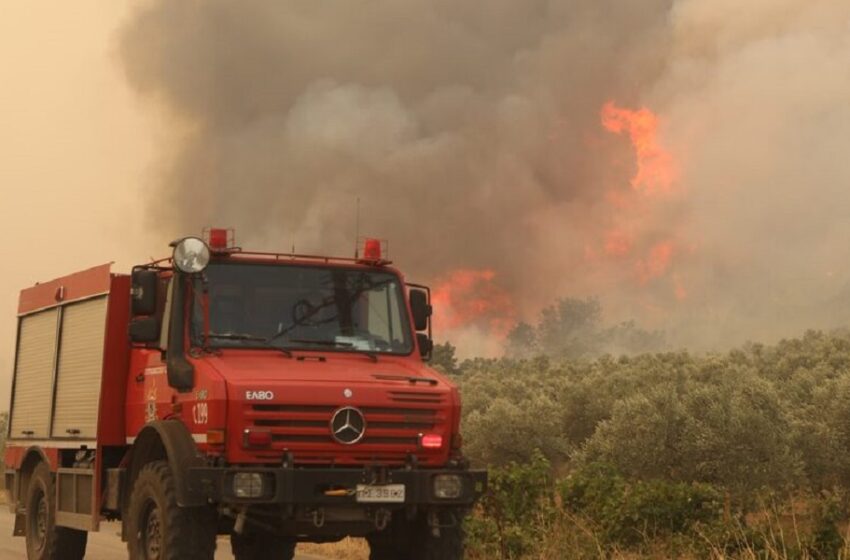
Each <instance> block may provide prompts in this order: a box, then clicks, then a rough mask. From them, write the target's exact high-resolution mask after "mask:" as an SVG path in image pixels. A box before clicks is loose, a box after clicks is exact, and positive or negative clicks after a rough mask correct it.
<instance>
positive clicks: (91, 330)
mask: <svg viewBox="0 0 850 560" xmlns="http://www.w3.org/2000/svg"><path fill="white" fill-rule="evenodd" d="M106 301H107V300H106V298H105V297H102V298H97V299H93V300H89V301H85V302H82V303H74V304H71V305H68V306H67V307H65V310H64V311H63V314H62V337H61V339H60V343H59V364H58V373H57V377H56V410H55V412H54V414H55V416H54V419H53V437H57V438H61V437H81V438H90V439H93V438H95V437H96V436H97V411H98V405H99V400H100V382H101V373H102V371H103V345H104V337H105V335H106Z"/></svg>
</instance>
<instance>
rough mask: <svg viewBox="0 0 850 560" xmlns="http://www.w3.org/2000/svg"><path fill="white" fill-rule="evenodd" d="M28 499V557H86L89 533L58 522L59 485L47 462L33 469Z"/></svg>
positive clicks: (38, 559)
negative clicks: (54, 480) (58, 524)
mask: <svg viewBox="0 0 850 560" xmlns="http://www.w3.org/2000/svg"><path fill="white" fill-rule="evenodd" d="M25 503H26V508H27V513H26V519H25V522H26V525H25V527H26V542H27V558H28V559H29V560H82V559H83V557H84V556H85V555H86V542H87V540H88V533H86V532H85V531H77V530H76V529H69V528H67V527H57V526H56V489H55V487H54V485H53V475H52V474H51V473H50V469H49V468H48V466H47V465H46V464H45V463H39V464H38V466H36V467H35V470H33V473H32V478H30V483H29V487H28V488H27V497H26V502H25Z"/></svg>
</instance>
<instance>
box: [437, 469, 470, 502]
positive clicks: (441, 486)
mask: <svg viewBox="0 0 850 560" xmlns="http://www.w3.org/2000/svg"><path fill="white" fill-rule="evenodd" d="M462 491H463V479H461V477H460V476H458V475H456V474H440V475H437V476H435V477H434V496H436V497H437V498H440V499H441V500H454V499H457V498H460V494H461V492H462Z"/></svg>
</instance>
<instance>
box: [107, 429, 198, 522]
mask: <svg viewBox="0 0 850 560" xmlns="http://www.w3.org/2000/svg"><path fill="white" fill-rule="evenodd" d="M163 459H165V460H167V461H168V465H169V467H171V472H172V474H173V475H174V482H175V485H176V489H175V490H176V493H177V503H178V505H180V506H182V507H197V506H203V505H206V503H207V501H206V498H205V497H204V496H203V495H202V494H201V493H200V492H198V491H197V490H196V489H195V490H193V488H192V486H193V485H191V484H190V481H189V479H188V472H189V469H190V468H195V467H203V466H204V465H205V462H204V458H203V456H202V455H201V454H200V453H199V452H198V447H197V445H195V442H194V440H192V435H191V434H190V433H189V430H188V429H187V428H186V426H185V425H184V424H183V423H182V422H180V421H179V420H158V421H156V422H151V423H150V424H147V425H146V426H145V427H144V428H142V431H141V432H139V435H138V437H136V441H135V442H134V443H133V448H132V449H131V451H130V458H129V465H128V473H127V475H128V476H127V486H126V488H125V489H124V492H123V497H124V499H123V503H124V505H125V506H126V505H127V504H129V498H130V493H131V492H132V487H133V483H134V482H135V480H136V477H137V476H138V474H139V471H141V470H142V467H144V466H145V465H146V464H147V463H149V462H151V461H159V460H163Z"/></svg>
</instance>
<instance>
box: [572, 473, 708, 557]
mask: <svg viewBox="0 0 850 560" xmlns="http://www.w3.org/2000/svg"><path fill="white" fill-rule="evenodd" d="M560 495H561V500H562V503H563V506H564V508H565V509H566V510H568V511H570V512H572V513H574V514H577V515H581V516H584V517H586V518H588V519H590V520H591V521H593V522H594V524H595V525H596V527H597V528H598V532H599V534H600V535H601V536H602V539H603V541H604V542H605V543H606V544H609V545H625V546H633V545H635V544H639V543H643V542H646V541H651V540H653V539H658V538H667V537H670V536H672V535H681V534H685V533H688V532H690V531H692V530H693V529H694V528H695V527H699V526H711V525H716V524H717V523H719V522H720V521H721V519H722V514H723V498H722V494H721V492H719V491H718V490H717V489H716V488H714V487H712V486H710V485H708V484H693V483H682V482H670V481H666V480H648V481H639V480H638V481H629V480H626V479H625V478H624V477H623V476H622V475H621V474H620V473H619V471H617V470H616V469H615V468H614V467H612V466H610V465H605V464H601V463H594V464H591V465H588V466H587V467H584V468H583V469H581V470H580V471H578V472H575V473H573V474H571V475H570V476H569V477H567V478H566V479H565V480H563V481H562V482H561V483H560Z"/></svg>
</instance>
